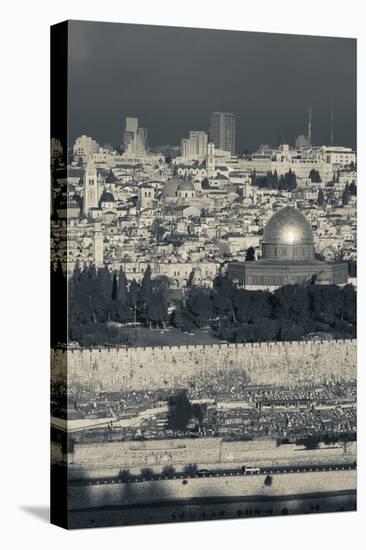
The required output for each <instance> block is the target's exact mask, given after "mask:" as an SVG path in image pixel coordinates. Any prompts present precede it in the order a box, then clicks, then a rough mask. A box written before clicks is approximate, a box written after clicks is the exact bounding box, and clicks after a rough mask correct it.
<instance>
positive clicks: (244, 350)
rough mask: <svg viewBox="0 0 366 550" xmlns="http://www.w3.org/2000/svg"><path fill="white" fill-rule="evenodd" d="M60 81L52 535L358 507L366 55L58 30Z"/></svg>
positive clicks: (56, 91)
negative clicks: (361, 98)
mask: <svg viewBox="0 0 366 550" xmlns="http://www.w3.org/2000/svg"><path fill="white" fill-rule="evenodd" d="M51 63H52V66H51V95H52V98H51V180H52V193H51V315H52V331H51V332H52V333H51V451H52V452H51V489H52V494H51V520H52V522H53V523H55V524H57V525H60V526H62V527H66V528H73V529H74V528H92V527H101V526H120V525H121V526H122V525H134V524H141V523H158V522H181V521H197V520H206V521H207V520H215V519H228V518H243V519H244V518H254V517H255V518H265V517H267V516H284V515H292V514H309V513H314V514H315V513H324V512H341V511H352V510H356V475H357V473H356V469H357V455H356V440H357V437H356V433H357V430H356V290H357V251H356V204H357V173H356V165H357V154H356V41H355V40H354V39H350V38H331V37H320V36H296V35H280V34H265V33H252V32H250V33H249V32H244V31H243V32H238V31H235V32H234V31H222V30H209V29H190V28H173V27H159V26H148V25H147V26H145V25H128V24H116V23H97V22H83V21H67V22H64V23H60V24H58V25H55V26H54V27H52V29H51ZM263 521H264V522H265V519H263Z"/></svg>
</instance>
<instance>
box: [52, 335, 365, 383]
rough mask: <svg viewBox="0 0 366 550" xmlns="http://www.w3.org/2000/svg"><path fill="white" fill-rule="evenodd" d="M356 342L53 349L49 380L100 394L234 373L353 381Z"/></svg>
mask: <svg viewBox="0 0 366 550" xmlns="http://www.w3.org/2000/svg"><path fill="white" fill-rule="evenodd" d="M356 356H357V351H356V340H323V341H297V342H262V343H253V344H212V345H207V346H206V345H196V346H194V345H193V346H159V347H138V348H122V347H121V348H89V349H72V350H64V349H55V350H52V351H51V367H52V368H51V377H52V381H61V380H63V381H66V373H67V382H68V384H71V385H72V384H82V385H84V386H87V387H93V388H95V389H100V390H104V391H110V390H113V391H118V390H119V389H120V390H144V389H152V390H153V389H159V388H166V389H169V388H179V387H187V386H188V385H190V384H192V383H194V382H204V381H208V380H210V381H214V380H215V379H218V378H221V379H222V377H232V376H235V374H240V375H241V376H243V375H244V376H245V377H246V379H247V381H248V383H251V384H259V385H261V384H263V385H267V384H271V385H295V384H311V383H322V382H326V381H331V380H339V379H346V380H356Z"/></svg>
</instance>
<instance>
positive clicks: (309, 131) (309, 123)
mask: <svg viewBox="0 0 366 550" xmlns="http://www.w3.org/2000/svg"><path fill="white" fill-rule="evenodd" d="M311 110H312V109H311V107H309V122H308V145H309V147H311Z"/></svg>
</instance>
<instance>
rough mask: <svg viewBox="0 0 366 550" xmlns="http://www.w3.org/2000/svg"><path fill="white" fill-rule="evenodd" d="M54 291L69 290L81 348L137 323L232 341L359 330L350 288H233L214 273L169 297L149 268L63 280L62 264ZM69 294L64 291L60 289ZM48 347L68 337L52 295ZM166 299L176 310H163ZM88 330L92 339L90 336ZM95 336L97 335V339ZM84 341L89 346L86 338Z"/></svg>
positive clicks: (345, 334) (89, 270)
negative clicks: (139, 274)
mask: <svg viewBox="0 0 366 550" xmlns="http://www.w3.org/2000/svg"><path fill="white" fill-rule="evenodd" d="M51 277H52V279H53V281H54V284H52V285H51V288H56V289H57V288H64V289H65V290H66V286H65V285H66V284H67V288H68V311H67V321H68V323H67V324H68V338H69V339H70V340H76V341H78V342H80V343H81V345H90V344H93V343H95V344H102V343H110V344H122V343H128V337H127V336H125V338H126V342H123V341H122V340H121V338H123V335H121V332H120V330H119V329H118V326H119V325H118V326H114V325H115V324H117V323H118V324H119V323H122V324H127V323H138V324H142V325H144V326H147V327H149V328H153V327H160V328H164V327H166V325H168V324H169V325H170V326H172V327H174V328H177V329H180V330H182V331H189V332H191V331H196V330H197V329H207V328H208V329H209V330H210V332H211V333H212V334H213V335H214V336H216V337H217V338H220V339H223V340H227V341H230V342H238V343H239V342H264V341H289V340H290V341H291V340H299V339H301V338H302V337H304V336H306V335H308V334H309V333H311V332H319V331H321V332H329V333H331V334H332V335H333V336H334V337H338V338H351V337H355V334H356V292H355V289H354V287H353V285H346V286H344V287H338V286H336V285H314V284H306V285H305V284H304V285H286V286H283V287H281V288H278V289H276V290H275V291H274V292H269V291H265V290H246V289H241V288H237V287H236V286H235V285H233V284H232V283H231V282H230V281H229V279H228V278H227V276H223V275H219V276H218V277H216V279H215V281H214V286H213V288H205V287H199V286H193V287H192V288H187V290H186V292H185V294H184V296H183V297H182V298H181V299H180V300H175V301H174V302H173V301H172V299H171V298H170V294H169V292H168V289H169V280H168V278H167V277H165V276H160V277H156V278H154V279H153V278H152V276H151V268H150V266H147V268H146V270H145V273H144V275H143V278H142V280H141V282H140V283H138V282H136V281H135V280H132V281H128V280H127V278H126V275H125V273H124V271H123V270H122V269H120V270H119V272H111V271H110V270H109V269H108V268H107V267H103V268H101V269H97V268H96V267H95V265H94V264H90V265H88V266H84V267H83V268H81V266H80V265H79V264H78V263H77V264H76V266H75V269H74V272H73V274H72V276H71V277H70V279H69V281H68V282H67V283H66V277H65V276H64V274H63V271H62V267H61V264H60V263H58V264H57V266H56V268H55V269H53V270H52V271H51ZM64 294H66V292H64ZM53 304H54V306H57V307H54V309H53V311H54V312H56V311H57V314H56V315H55V320H54V323H53V324H52V327H53V328H52V344H53V345H56V344H57V343H62V342H65V341H66V332H65V327H66V304H64V306H65V307H63V308H61V309H60V307H58V304H57V292H53ZM169 304H171V305H172V306H173V307H172V308H171V309H169V308H168V306H169ZM88 334H89V335H90V338H89V339H90V342H89V340H88ZM95 335H97V336H98V338H97V340H95ZM88 342H89V343H88Z"/></svg>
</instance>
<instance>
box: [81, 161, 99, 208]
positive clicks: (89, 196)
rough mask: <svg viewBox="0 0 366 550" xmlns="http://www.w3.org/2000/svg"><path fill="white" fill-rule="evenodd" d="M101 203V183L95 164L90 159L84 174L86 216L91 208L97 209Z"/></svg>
mask: <svg viewBox="0 0 366 550" xmlns="http://www.w3.org/2000/svg"><path fill="white" fill-rule="evenodd" d="M98 201H99V183H98V175H97V169H96V167H95V164H94V162H93V160H92V159H91V158H89V160H88V162H87V165H86V168H85V172H84V214H85V215H88V213H89V209H90V208H97V206H98Z"/></svg>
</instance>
